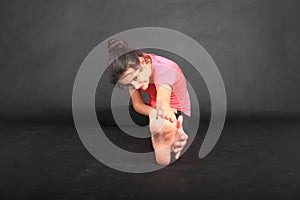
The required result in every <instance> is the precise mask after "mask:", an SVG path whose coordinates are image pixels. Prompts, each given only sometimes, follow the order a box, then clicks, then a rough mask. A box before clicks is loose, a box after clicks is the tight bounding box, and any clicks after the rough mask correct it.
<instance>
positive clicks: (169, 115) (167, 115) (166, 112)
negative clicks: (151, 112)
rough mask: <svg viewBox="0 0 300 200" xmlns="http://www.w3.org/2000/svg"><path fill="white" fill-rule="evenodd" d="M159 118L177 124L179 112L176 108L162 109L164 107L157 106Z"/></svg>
mask: <svg viewBox="0 0 300 200" xmlns="http://www.w3.org/2000/svg"><path fill="white" fill-rule="evenodd" d="M156 109H157V118H158V117H161V118H164V119H167V120H169V121H170V122H172V123H173V122H176V121H177V120H176V115H175V113H176V114H177V110H176V109H175V108H170V107H168V108H162V106H160V105H157V108H156Z"/></svg>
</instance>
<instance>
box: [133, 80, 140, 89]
mask: <svg viewBox="0 0 300 200" xmlns="http://www.w3.org/2000/svg"><path fill="white" fill-rule="evenodd" d="M131 84H132V85H133V86H134V88H135V89H136V90H137V89H140V87H141V84H140V83H139V82H137V81H132V82H131Z"/></svg>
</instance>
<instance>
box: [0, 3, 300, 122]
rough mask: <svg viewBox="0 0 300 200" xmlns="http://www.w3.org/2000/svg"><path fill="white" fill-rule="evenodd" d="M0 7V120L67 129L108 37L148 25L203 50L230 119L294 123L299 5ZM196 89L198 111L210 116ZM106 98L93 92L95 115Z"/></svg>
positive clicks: (299, 43) (298, 96)
mask: <svg viewBox="0 0 300 200" xmlns="http://www.w3.org/2000/svg"><path fill="white" fill-rule="evenodd" d="M0 4H1V5H0V13H1V15H0V16H1V17H0V27H1V29H0V30H1V31H0V56H1V59H0V62H1V66H0V67H1V68H0V95H1V98H0V118H1V119H2V120H17V119H19V120H25V119H26V120H44V119H55V120H65V119H69V120H72V107H71V105H72V87H73V82H74V80H75V76H76V73H77V70H78V69H79V67H80V65H81V63H82V61H83V60H84V58H85V57H86V56H87V55H88V53H89V52H90V51H91V50H92V49H93V48H94V47H95V46H97V45H98V44H99V43H100V42H102V41H103V40H105V39H106V38H108V37H110V36H112V35H114V34H116V33H119V32H121V31H125V30H128V29H132V28H137V27H146V26H157V27H165V28H170V29H174V30H177V31H180V32H182V33H185V34H187V35H188V36H190V37H192V38H193V39H195V40H196V41H197V42H199V43H200V44H201V45H202V46H203V47H204V48H205V49H206V50H207V52H208V53H209V54H210V55H211V56H212V58H213V59H214V61H215V63H216V64H217V66H218V68H219V70H220V72H221V75H222V77H223V80H224V84H225V87H226V92H227V100H228V113H227V117H228V118H229V119H230V118H231V119H244V118H252V119H255V118H258V119H259V118H261V117H270V118H278V119H294V118H298V117H299V114H300V105H299V100H300V93H299V88H300V87H299V84H300V79H299V72H300V69H299V64H300V58H299V55H300V39H299V35H300V12H299V8H300V3H299V1H297V0H294V1H292V0H281V1H279V0H263V1H261V0H245V1H240V0H226V1H225V0H207V1H203V0H199V1H196V0H193V1H182V0H176V1H171V0H164V1H162V0H159V1H157V0H151V1H145V0H135V1H97V0H94V1H75V0H73V1H71V0H69V1H67V0H61V1H45V0H39V1H29V0H24V1H11V0H6V1H1V3H0ZM179 63H180V61H179ZM200 79H201V78H200ZM104 80H106V79H105V78H104ZM102 81H103V80H102ZM104 82H105V81H104ZM104 82H103V83H102V82H101V83H102V84H104ZM202 87H203V86H200V89H199V91H200V92H201V91H203V94H199V95H200V96H201V95H203V96H204V97H203V98H202V99H199V102H200V107H201V109H202V111H203V113H209V105H210V104H209V98H208V96H207V94H205V93H207V91H205V90H201V88H202ZM103 88H104V89H103ZM105 88H106V89H105ZM110 90H111V86H107V85H106V86H105V87H101V91H97V98H96V100H97V108H98V109H99V110H103V109H107V108H109V103H108V102H107V101H105V100H103V102H101V96H106V97H107V96H109V95H110ZM204 94H205V95H204ZM99 96H100V97H99ZM207 116H208V115H207Z"/></svg>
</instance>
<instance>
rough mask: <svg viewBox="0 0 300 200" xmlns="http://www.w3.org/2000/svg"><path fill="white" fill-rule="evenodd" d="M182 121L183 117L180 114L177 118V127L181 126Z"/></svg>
mask: <svg viewBox="0 0 300 200" xmlns="http://www.w3.org/2000/svg"><path fill="white" fill-rule="evenodd" d="M182 123H183V117H182V115H180V116H179V117H178V119H177V129H181V128H182Z"/></svg>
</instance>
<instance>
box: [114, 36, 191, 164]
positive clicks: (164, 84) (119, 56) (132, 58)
mask: <svg viewBox="0 0 300 200" xmlns="http://www.w3.org/2000/svg"><path fill="white" fill-rule="evenodd" d="M128 50H129V49H128V45H127V43H126V42H125V41H122V40H118V39H111V40H109V41H108V51H109V54H110V60H112V62H111V64H110V66H109V69H110V72H111V82H112V83H113V84H114V85H117V86H119V87H126V88H128V90H129V92H130V96H131V100H132V104H133V110H134V111H135V112H136V113H135V114H134V115H139V117H140V118H141V117H142V116H146V118H147V119H148V117H149V119H150V124H149V127H150V131H151V133H152V143H153V147H154V150H155V155H156V160H157V162H158V163H159V164H162V165H166V164H169V162H170V152H171V151H173V152H174V153H176V155H175V158H176V159H178V157H179V155H180V152H181V150H182V149H183V147H184V145H185V144H186V141H187V139H188V136H187V135H186V134H185V133H184V131H183V129H182V117H181V118H179V119H178V120H177V117H178V116H179V115H183V116H185V117H186V116H191V110H190V97H189V93H188V90H187V87H186V80H185V77H184V74H183V73H182V71H181V69H180V68H179V66H178V65H177V64H176V63H175V62H173V61H171V60H169V59H167V58H164V57H161V56H157V55H155V54H147V53H143V52H142V51H140V50H130V51H129V52H128ZM141 92H145V93H147V94H148V96H149V102H148V103H147V104H145V103H144V101H143V99H142V93H141ZM148 121H149V120H148Z"/></svg>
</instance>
